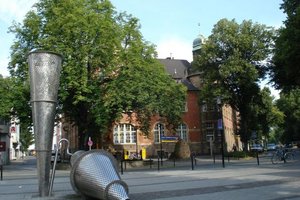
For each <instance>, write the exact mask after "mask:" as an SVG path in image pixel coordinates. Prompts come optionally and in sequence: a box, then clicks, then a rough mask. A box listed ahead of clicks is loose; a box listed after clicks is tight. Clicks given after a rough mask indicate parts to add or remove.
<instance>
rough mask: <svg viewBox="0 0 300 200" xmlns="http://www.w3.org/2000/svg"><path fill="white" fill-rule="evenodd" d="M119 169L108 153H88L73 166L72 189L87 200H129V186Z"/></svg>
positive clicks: (99, 151) (93, 151) (81, 156)
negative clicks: (91, 199) (92, 199)
mask: <svg viewBox="0 0 300 200" xmlns="http://www.w3.org/2000/svg"><path fill="white" fill-rule="evenodd" d="M117 169H118V164H117V161H116V159H115V158H114V157H113V155H111V154H110V153H108V152H107V151H104V150H90V151H86V152H84V153H82V154H81V155H80V156H79V157H78V158H77V159H75V161H74V163H73V165H72V169H71V173H70V181H71V185H72V188H73V189H74V191H76V192H77V193H78V194H81V195H83V196H84V197H85V198H95V199H104V200H129V197H128V186H127V184H126V183H125V182H124V181H122V180H121V177H120V175H119V174H118V172H117Z"/></svg>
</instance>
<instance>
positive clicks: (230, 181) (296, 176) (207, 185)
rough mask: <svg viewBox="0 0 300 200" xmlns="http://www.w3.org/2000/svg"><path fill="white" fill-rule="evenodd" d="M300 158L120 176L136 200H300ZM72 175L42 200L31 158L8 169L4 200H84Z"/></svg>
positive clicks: (62, 174) (180, 165)
mask: <svg viewBox="0 0 300 200" xmlns="http://www.w3.org/2000/svg"><path fill="white" fill-rule="evenodd" d="M299 159H300V156H299V151H297V156H296V160H295V161H293V162H289V163H286V164H284V163H281V164H277V165H273V164H272V163H271V161H270V154H267V153H266V154H261V155H260V157H259V161H260V162H259V165H258V164H257V160H256V158H253V159H240V160H230V161H229V162H228V160H227V159H226V160H225V161H226V162H225V168H223V167H222V164H221V160H220V159H219V158H217V160H216V162H215V163H213V162H212V159H210V158H202V157H198V158H197V165H196V166H195V167H194V170H192V169H191V164H190V162H189V161H180V162H176V166H175V167H174V166H173V163H172V162H171V161H170V162H168V161H165V162H164V166H163V168H160V170H158V169H157V168H156V165H153V166H152V168H151V169H150V167H149V166H146V167H143V168H129V169H127V170H125V171H124V173H123V174H122V175H121V178H122V180H124V181H125V182H126V183H127V185H128V187H129V197H130V199H131V200H152V199H161V200H171V199H172V200H180V199H183V200H192V199H193V200H198V199H205V200H215V199H218V200H227V199H228V200H229V199H230V200H232V199H234V200H255V199H260V200H285V199H286V200H298V199H299V200H300V188H299V187H300V161H299ZM69 175H70V171H69V170H57V171H56V178H55V181H54V188H53V196H51V197H46V198H41V197H38V191H37V190H38V187H37V184H38V183H37V179H36V160H35V158H34V157H26V158H25V159H24V160H18V161H14V162H12V164H11V165H9V166H4V170H3V180H2V181H0V199H1V200H2V199H3V200H4V199H5V200H18V199H20V200H21V199H51V200H53V199H55V200H60V199H73V200H79V199H83V198H82V197H81V196H80V195H78V194H76V193H75V192H74V191H73V189H72V187H71V185H70V178H69Z"/></svg>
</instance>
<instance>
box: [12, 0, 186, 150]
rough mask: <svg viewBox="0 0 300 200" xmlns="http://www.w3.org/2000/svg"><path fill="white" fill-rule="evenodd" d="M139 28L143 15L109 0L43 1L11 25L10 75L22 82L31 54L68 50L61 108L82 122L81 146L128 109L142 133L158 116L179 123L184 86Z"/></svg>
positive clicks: (79, 125)
mask: <svg viewBox="0 0 300 200" xmlns="http://www.w3.org/2000/svg"><path fill="white" fill-rule="evenodd" d="M139 29H140V25H139V21H138V19H136V18H134V17H132V16H131V15H128V14H126V13H117V12H116V11H115V10H114V7H113V5H112V4H111V3H110V1H109V0H103V1H95V0H73V1H68V0H62V1H57V0H40V1H39V2H38V3H37V4H35V10H32V11H30V12H28V13H27V15H26V17H25V19H24V21H23V24H14V25H13V26H12V27H11V29H10V30H11V32H13V33H15V35H16V40H15V43H14V44H13V45H12V47H11V49H12V53H11V62H10V64H9V69H10V73H11V75H12V77H15V78H16V79H18V80H19V83H20V84H19V86H20V87H21V86H24V85H26V83H27V81H28V64H27V62H26V61H27V55H28V53H29V52H30V51H32V50H36V49H43V50H51V51H54V52H57V53H60V54H62V55H63V58H64V61H63V69H62V74H61V80H60V83H61V84H60V90H59V106H58V108H59V109H60V110H59V113H63V115H64V116H65V117H68V118H69V119H71V120H72V121H73V122H74V123H75V124H76V125H77V126H78V129H79V130H78V132H79V137H80V138H79V142H80V148H83V146H82V145H83V144H84V143H85V142H86V141H85V140H86V139H87V137H88V136H92V135H94V136H96V135H100V134H105V133H107V130H108V128H109V126H110V125H111V123H112V122H114V121H115V120H117V119H118V118H119V117H120V115H121V113H123V112H128V111H133V112H137V113H138V114H139V119H138V120H139V122H140V125H141V127H140V128H141V129H143V130H145V132H147V131H146V130H147V129H148V128H149V126H148V125H149V124H148V123H147V122H149V121H150V117H151V116H153V115H155V114H159V115H161V116H163V117H166V119H167V121H168V122H169V123H174V124H176V123H177V122H178V121H180V119H181V114H182V113H180V112H178V110H179V108H180V107H182V106H183V105H184V101H185V88H184V87H183V86H182V85H180V84H176V83H175V82H174V81H173V80H172V79H171V78H170V77H168V76H167V75H166V72H165V71H164V70H163V67H162V66H161V65H160V64H159V63H158V62H157V61H156V59H155V56H156V52H155V47H154V46H153V45H152V44H149V43H148V42H147V41H145V40H144V39H143V37H142V35H141V33H140V31H139ZM27 89H28V88H27ZM170 97H172V99H173V100H174V101H168V100H167V99H169V98H170ZM25 99H26V100H25ZM28 101H29V98H24V99H22V102H23V103H24V104H26V105H27V103H28Z"/></svg>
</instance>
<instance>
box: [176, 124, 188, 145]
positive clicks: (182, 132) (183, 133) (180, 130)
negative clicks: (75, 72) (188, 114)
mask: <svg viewBox="0 0 300 200" xmlns="http://www.w3.org/2000/svg"><path fill="white" fill-rule="evenodd" d="M187 131H188V129H187V126H186V125H185V124H180V125H179V126H178V127H177V129H176V134H177V136H179V138H180V139H182V140H183V141H186V142H187V139H188V136H187Z"/></svg>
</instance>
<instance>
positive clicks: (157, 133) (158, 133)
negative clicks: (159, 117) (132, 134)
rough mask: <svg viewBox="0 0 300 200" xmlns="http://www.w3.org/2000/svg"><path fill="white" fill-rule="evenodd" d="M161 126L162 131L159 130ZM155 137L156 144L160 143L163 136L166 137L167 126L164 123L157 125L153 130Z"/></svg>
mask: <svg viewBox="0 0 300 200" xmlns="http://www.w3.org/2000/svg"><path fill="white" fill-rule="evenodd" d="M159 126H161V131H160V129H159ZM153 135H154V143H160V138H161V136H164V135H165V125H164V124H162V123H156V124H155V126H154V130H153Z"/></svg>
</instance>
